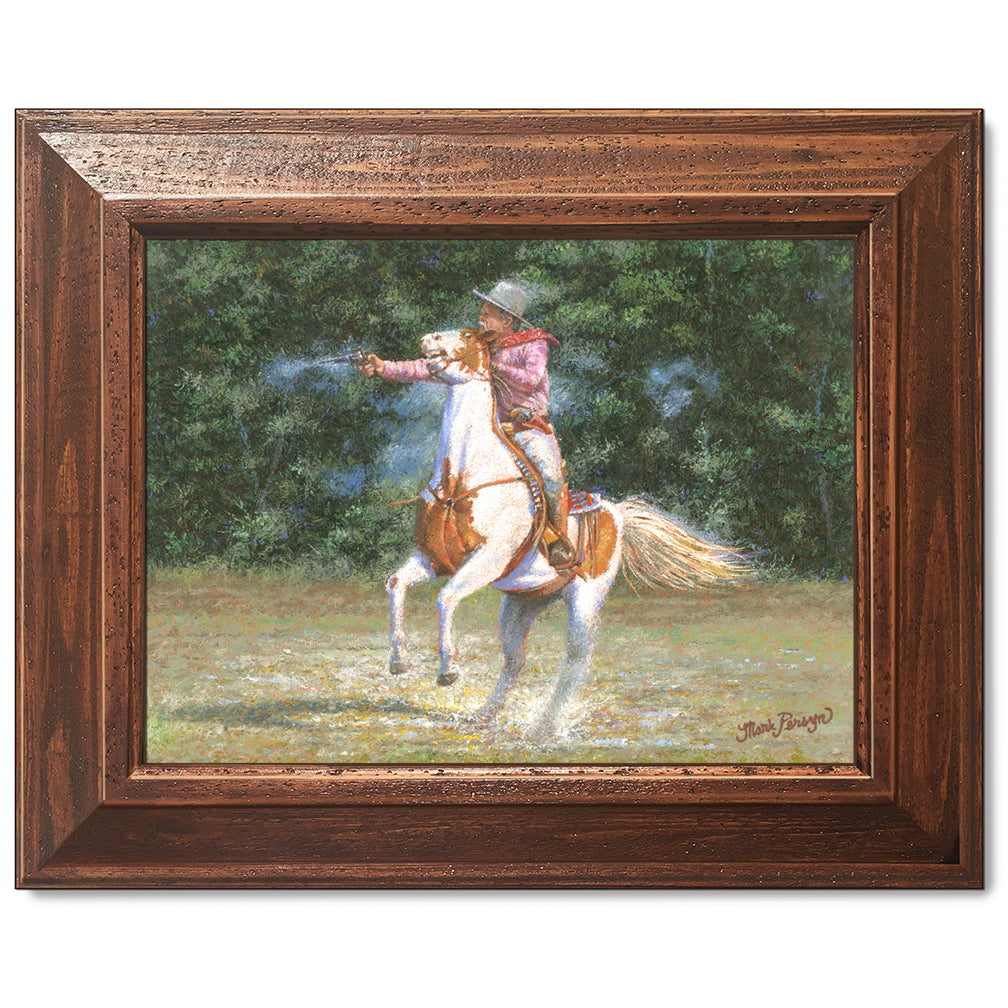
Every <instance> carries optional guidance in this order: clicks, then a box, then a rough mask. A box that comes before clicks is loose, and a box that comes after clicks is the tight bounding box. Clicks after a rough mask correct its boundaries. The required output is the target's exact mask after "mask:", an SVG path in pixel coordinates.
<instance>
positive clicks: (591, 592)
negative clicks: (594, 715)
mask: <svg viewBox="0 0 1008 1008" xmlns="http://www.w3.org/2000/svg"><path fill="white" fill-rule="evenodd" d="M605 587H608V586H607V585H606V586H605ZM599 588H600V585H599V584H598V582H591V581H589V582H585V581H579V580H575V581H573V582H571V584H569V585H568V586H567V587H566V588H565V589H564V600H565V601H566V603H567V655H566V660H565V661H564V667H563V670H562V671H561V673H560V676H559V678H558V679H557V683H556V686H555V687H554V688H553V693H552V695H551V696H550V698H549V700H548V701H547V702H546V706H545V707H544V708H543V710H542V712H541V713H540V714H539V716H538V717H537V718H536V721H535V724H534V725H533V726H532V729H531V731H530V732H529V733H528V737H529V738H530V739H532V740H545V739H548V738H550V737H551V736H552V735H553V734H554V732H555V731H556V727H557V722H558V720H559V718H560V714H561V712H562V711H563V709H564V707H565V706H566V704H567V702H568V701H569V700H570V699H571V697H572V696H573V694H574V691H575V690H576V689H577V687H578V686H579V685H580V684H581V682H582V681H583V680H584V678H585V676H586V675H587V674H588V667H589V665H590V664H591V658H592V650H593V648H594V646H595V628H596V624H597V620H598V612H599V609H600V608H601V605H602V602H603V601H604V600H605V593H604V591H599Z"/></svg>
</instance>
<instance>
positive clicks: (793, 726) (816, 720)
mask: <svg viewBox="0 0 1008 1008" xmlns="http://www.w3.org/2000/svg"><path fill="white" fill-rule="evenodd" d="M832 720H833V711H832V709H831V708H829V707H827V708H826V709H825V710H824V711H822V712H821V713H817V714H795V713H793V712H792V711H780V712H779V713H777V714H771V715H768V716H767V717H766V718H765V719H764V720H762V721H746V722H745V724H740V725H739V726H738V734H737V735H736V736H735V738H736V740H737V741H739V742H745V741H747V740H748V739H754V738H759V737H760V736H761V735H769V736H771V737H772V738H780V736H781V735H782V734H783V733H784V732H786V731H797V730H798V729H799V728H804V729H805V730H806V731H807V732H808V733H809V734H810V735H811V734H812V733H813V732H814V731H815V730H816V729H817V728H818V727H819V726H820V725H825V724H829V723H830V721H832Z"/></svg>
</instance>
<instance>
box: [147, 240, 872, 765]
mask: <svg viewBox="0 0 1008 1008" xmlns="http://www.w3.org/2000/svg"><path fill="white" fill-rule="evenodd" d="M853 258H854V248H853V241H851V240H841V239H800V240H735V239H733V240H725V239H720V240H717V239H695V240H676V241H669V240H662V239H654V240H636V239H635V240H612V239H609V240H601V239H600V240H584V239H564V238H558V239H551V240H543V239H539V238H537V239H513V240H490V239H480V240H387V239H346V240H317V241H286V240H269V241H255V240H241V241H238V240H189V239H186V240H181V239H157V240H153V239H152V240H150V241H148V243H147V266H146V280H147V291H146V383H147V387H146V424H147V433H146V506H147V536H146V549H147V620H146V623H147V687H146V702H147V711H146V747H147V752H146V758H147V761H148V762H151V763H220V762H233V763H334V764H362V763H363V764H368V763H383V764H388V763H393V764H396V763H398V764H418V763H435V764H437V763H443V764H470V763H471V764H487V763H520V764H535V763H549V764H555V763H578V764H689V763H704V764H717V763H730V764H767V763H774V764H775V763H788V762H798V763H818V764H837V763H849V762H851V761H852V759H853V744H854V743H853V734H854V732H853V724H854V717H855V711H854V695H855V691H854V663H853V623H854V616H853V584H854V579H855V577H856V571H855V568H854V564H855V551H854V540H853V512H854V461H853V458H854V444H853V441H854V438H853V430H854V374H853V370H854V350H853V331H854V309H853V287H854V283H853V279H854V273H853V271H854V262H853ZM515 291H517V292H519V293H518V294H515V293H514V292H515ZM495 292H496V293H495ZM513 297H517V298H519V300H513ZM509 298H510V300H509ZM488 304H489V305H490V306H491V309H492V308H494V307H495V306H496V308H497V309H499V310H500V312H501V314H500V315H499V316H498V319H497V320H498V321H499V320H500V318H501V317H503V316H504V315H507V314H508V313H507V312H504V310H503V309H504V308H510V309H512V311H511V312H510V316H511V317H510V318H508V319H507V320H506V321H507V322H508V323H509V324H510V325H511V335H509V336H508V337H507V339H510V343H507V344H505V342H501V340H500V338H499V336H500V334H499V333H498V332H496V330H494V329H493V328H490V329H488V328H487V326H486V316H485V314H484V313H485V311H486V309H487V305H488ZM502 304H503V307H502ZM492 314H493V312H492V311H491V315H492ZM431 334H440V335H436V336H433V335H431ZM425 337H426V338H427V341H426V342H423V340H424V338H425ZM462 338H464V339H468V340H470V343H467V344H465V346H467V347H468V346H475V347H482V348H483V349H482V350H480V353H481V354H482V357H479V356H478V355H477V356H474V357H473V358H472V359H471V360H470V361H468V363H466V361H465V360H463V361H462V363H461V364H460V360H461V359H462V358H461V355H460V354H459V353H456V352H455V351H445V350H444V349H443V347H446V346H452V347H454V346H459V345H462V344H459V343H457V342H451V341H457V340H459V339H462ZM495 339H496V340H497V342H496V343H495V342H494V340H495ZM439 340H440V341H441V342H438V341H439ZM446 341H447V342H446ZM505 345H507V346H509V347H512V348H514V350H515V355H517V356H521V354H525V355H526V357H528V354H529V352H530V351H529V348H534V349H535V351H536V352H537V353H538V354H540V357H541V362H542V364H543V365H544V367H545V374H546V375H547V376H548V384H546V383H543V384H542V385H541V386H539V387H538V391H537V392H536V391H535V390H532V389H531V387H530V388H527V389H525V390H524V392H522V388H524V387H522V388H518V387H517V386H516V385H515V384H514V383H513V382H512V383H511V384H510V385H509V384H508V383H507V382H506V381H505V377H506V376H504V370H505V369H504V365H503V363H502V361H503V360H504V358H503V357H502V354H504V353H506V351H505V350H502V349H501V348H502V347H504V346H505ZM439 347H440V348H442V349H438V348H439ZM466 352H468V351H466ZM474 352H475V351H474ZM453 355H454V356H453ZM526 357H523V358H522V360H525V359H526ZM387 364H391V365H392V366H391V367H386V365H387ZM463 364H464V365H465V366H463ZM470 365H471V366H470ZM463 372H464V373H465V377H466V378H467V380H468V379H469V378H476V379H479V380H484V379H485V381H484V391H485V394H486V396H489V397H490V398H489V399H488V400H487V401H488V402H491V403H492V409H491V412H490V413H488V414H487V417H488V419H487V424H488V427H491V426H493V425H494V424H496V423H498V422H499V423H500V424H503V425H505V426H506V425H507V424H509V423H510V425H511V427H512V428H513V427H514V425H515V423H517V425H518V427H520V428H527V427H528V425H529V424H532V425H533V426H534V425H535V424H536V423H539V424H540V426H543V425H545V428H548V432H545V431H538V432H534V433H537V434H544V435H545V433H548V434H549V437H550V438H552V439H553V440H552V441H551V442H550V443H551V444H555V445H557V446H558V450H559V453H560V456H561V457H562V468H559V470H558V471H559V472H560V473H561V476H562V477H565V478H566V483H567V485H568V487H569V491H570V493H569V494H568V493H567V492H566V491H564V490H561V491H560V497H561V498H562V504H561V506H562V507H563V508H572V507H573V509H574V510H577V509H579V508H581V509H583V515H582V517H581V518H580V519H567V520H566V523H565V527H566V528H567V529H568V530H569V531H570V536H569V539H570V542H569V544H568V545H569V546H570V547H571V549H572V551H573V553H574V554H576V556H575V557H574V561H575V565H574V566H575V568H577V566H578V564H577V562H578V561H580V562H581V567H580V569H573V570H572V569H567V570H566V571H564V570H563V569H562V568H563V561H562V560H561V561H558V562H557V564H558V566H555V567H552V571H551V563H550V556H549V546H550V544H549V543H546V542H545V541H543V542H542V544H541V546H539V545H536V544H533V545H531V546H530V547H529V550H528V554H529V556H532V557H534V562H535V563H537V564H538V565H539V567H540V568H542V569H544V570H546V571H547V572H548V573H551V574H552V573H554V572H556V573H557V578H558V580H557V582H556V584H561V583H563V585H564V586H565V587H562V588H561V587H556V588H555V590H548V589H549V588H550V585H552V584H553V582H550V583H549V584H547V586H546V588H547V590H545V591H544V593H543V594H540V595H538V596H536V597H537V598H538V599H539V600H540V601H538V602H535V603H531V602H529V601H528V599H527V598H524V599H523V597H522V593H521V592H505V593H502V592H500V591H498V590H496V589H495V588H494V587H493V585H492V584H491V585H490V586H487V587H480V588H479V590H474V591H472V592H471V593H465V594H463V595H462V596H461V597H459V598H458V599H453V600H452V601H451V605H452V607H453V611H452V627H451V639H450V642H449V643H450V646H448V647H446V644H445V639H444V626H443V623H444V620H445V605H446V603H445V594H444V593H445V586H446V584H449V583H450V582H451V577H450V574H451V572H450V571H448V570H446V569H445V568H444V566H443V564H442V565H441V566H439V563H438V562H437V561H436V559H433V560H430V562H429V566H430V567H431V569H430V570H428V571H424V572H420V569H419V568H418V567H417V566H416V562H414V567H413V571H414V573H422V574H423V576H417V577H416V583H415V584H414V585H412V586H411V587H410V589H409V592H408V594H406V595H405V597H404V604H405V618H404V629H405V636H406V640H407V643H408V653H407V651H405V650H404V649H402V648H401V647H400V645H399V644H398V643H397V642H396V639H395V638H396V632H397V628H396V626H395V620H390V595H391V596H392V601H393V602H395V601H396V590H397V588H398V587H401V586H400V585H399V584H398V582H397V578H399V577H400V576H401V572H403V571H404V570H410V567H409V564H410V558H411V556H413V555H414V554H415V553H416V552H417V550H418V543H417V537H418V532H421V522H420V521H418V514H422V512H423V508H424V506H425V505H428V506H431V507H433V506H434V505H433V504H432V503H431V502H432V500H433V499H434V498H438V495H439V494H442V495H443V494H444V493H445V491H444V484H443V483H439V479H440V478H441V474H440V473H439V472H438V467H439V465H441V464H442V463H443V461H444V451H445V443H446V439H447V441H448V442H449V443H451V444H452V445H456V446H457V442H458V438H459V436H460V435H459V430H458V429H455V428H453V429H451V430H447V429H446V427H445V417H446V416H447V412H446V411H447V409H448V404H449V397H451V396H455V395H456V392H458V394H459V395H460V396H461V394H462V393H461V391H459V390H461V389H462V388H463V383H462V382H461V381H460V380H458V381H457V380H456V379H457V378H458V377H459V375H460V374H462V373H463ZM475 388H476V385H475V383H474V384H473V389H475ZM516 388H518V391H517V393H516ZM467 391H469V390H468V389H467ZM526 393H527V394H526ZM537 395H538V398H536V396H537ZM516 396H517V398H516ZM509 397H510V398H509ZM504 399H507V402H506V403H505V404H502V401H503V400H504ZM452 401H454V400H452ZM516 402H517V403H518V408H519V411H520V409H522V408H524V407H525V406H528V404H529V402H531V403H532V404H533V406H534V407H535V409H532V410H531V411H530V412H529V413H528V414H527V415H525V414H522V415H512V414H513V410H509V409H507V410H506V409H504V406H505V405H506V406H507V407H509V408H510V407H512V406H514V404H515V403H516ZM481 415H482V414H481ZM536 417H539V418H540V419H539V420H537V419H536ZM510 434H511V435H512V436H513V438H514V439H518V433H516V432H515V430H510ZM491 440H492V439H491ZM527 440H529V442H531V441H536V443H537V444H538V443H539V442H538V441H537V440H536V438H535V437H532V438H530V439H527ZM529 453H530V455H531V454H532V451H531V449H530V452H529ZM547 468H548V465H547ZM456 475H457V474H456ZM456 482H457V481H456ZM473 482H474V481H473V480H470V482H469V484H468V485H467V486H465V487H457V488H456V489H455V490H454V491H453V494H454V496H453V499H452V501H451V502H450V505H451V509H452V510H453V512H456V511H465V510H466V509H467V508H468V509H469V510H473V508H472V507H471V505H472V501H473V493H474V491H473ZM484 482H494V481H493V480H490V481H487V480H484ZM548 482H549V481H548V480H546V481H543V480H539V482H538V484H536V481H535V477H534V475H533V478H532V481H531V482H528V481H527V480H518V479H517V478H515V479H514V481H513V485H511V486H508V487H507V488H505V487H503V486H500V487H496V488H492V489H493V490H494V491H495V492H499V493H500V494H501V495H502V496H501V500H503V499H504V496H503V495H504V494H505V489H506V491H507V493H508V494H511V495H512V496H511V497H510V498H508V499H509V500H510V499H513V498H514V495H521V494H527V499H525V498H523V499H522V500H523V503H522V504H521V507H522V508H524V509H525V511H526V512H527V514H528V515H529V516H530V520H531V521H532V523H533V525H534V524H535V522H536V520H537V519H536V518H535V515H536V514H537V513H539V514H546V516H547V518H548V514H547V513H548V512H549V507H550V500H543V501H540V504H541V505H542V506H541V507H540V508H539V510H538V512H537V510H536V508H535V506H534V503H533V502H534V498H535V487H536V485H538V486H539V487H540V490H543V488H545V487H546V486H547V484H548ZM432 487H433V488H434V489H433V491H432V490H431V488H432ZM439 487H440V488H441V489H440V490H439V489H438V488H439ZM475 492H476V493H479V492H483V493H484V494H485V496H486V492H485V491H481V490H479V488H477V490H476V491H475ZM432 494H433V498H432ZM544 496H546V497H550V496H551V495H550V494H549V493H544ZM552 497H557V494H556V493H555V492H554V493H553V494H552ZM494 499H495V500H496V498H494ZM441 504H444V502H443V501H441ZM554 506H556V505H555V502H554ZM501 507H502V508H503V505H501ZM435 509H436V508H435ZM606 509H609V510H606ZM519 510H520V508H519ZM610 513H612V514H613V515H614V518H613V521H614V522H615V523H617V524H619V525H620V527H621V528H622V538H621V539H620V542H619V547H618V548H616V549H615V552H614V554H613V555H612V557H611V563H610V564H609V566H608V567H607V568H606V569H608V570H609V571H610V573H611V574H612V575H613V576H612V578H611V584H609V583H608V582H606V584H605V587H604V590H600V591H598V592H596V593H595V594H594V595H593V594H591V585H592V584H593V582H594V581H596V580H598V578H597V577H596V575H598V576H599V577H601V573H600V572H601V570H602V568H603V567H604V566H605V565H604V564H602V563H601V562H600V561H599V562H597V563H596V567H597V568H598V569H597V570H596V569H593V568H590V564H589V567H587V568H586V567H585V566H584V564H585V563H587V561H585V560H584V557H585V556H586V555H587V551H588V550H589V548H591V549H596V548H597V549H599V550H601V549H602V546H601V545H599V544H600V543H603V540H605V534H604V526H605V519H604V516H605V515H607V514H610ZM494 514H496V512H494ZM507 515H510V512H508V513H507ZM593 515H594V517H592V516H593ZM571 521H573V524H570V522H571ZM544 522H545V524H544V525H543V529H545V528H547V527H548V525H549V523H548V521H546V519H544ZM649 522H650V523H651V524H652V525H653V526H654V527H656V528H661V529H665V530H670V529H671V530H672V531H670V532H667V533H666V546H665V552H664V554H663V556H664V559H663V561H662V562H663V563H665V564H666V567H668V565H672V566H673V567H674V566H676V565H677V564H679V566H680V567H681V568H682V570H683V571H685V573H684V574H683V577H681V578H679V579H678V580H677V579H676V578H675V577H671V578H669V577H664V578H663V577H660V576H658V573H660V572H658V571H657V568H656V566H655V564H657V561H654V562H653V563H652V564H651V565H650V566H649V564H648V562H647V557H645V561H644V562H642V561H641V553H642V552H645V553H646V551H647V549H646V545H644V543H645V540H642V539H640V538H637V539H635V538H634V535H635V534H636V535H638V536H639V535H641V534H642V533H640V529H641V528H642V527H643V526H644V525H647V524H648V523H649ZM593 523H594V524H593ZM493 524H494V528H492V529H486V528H484V529H483V531H482V533H481V535H482V539H483V540H486V539H487V538H488V537H489V538H492V537H493V535H494V534H496V533H497V532H500V531H501V530H502V529H505V530H510V528H511V524H512V520H511V518H510V517H507V516H506V515H505V512H504V511H503V510H502V511H501V512H500V517H499V519H498V520H496V521H495V522H494V523H493ZM600 528H602V532H599V529H600ZM592 529H594V530H595V531H594V532H592V531H591V530H592ZM571 530H572V531H571ZM582 530H584V534H583V535H582V534H581V532H582ZM635 530H636V531H635ZM593 535H594V539H592V536H593ZM421 538H422V535H421ZM464 538H465V537H464V536H463V537H462V539H460V540H459V543H458V544H457V550H456V552H459V554H460V557H461V559H460V560H459V562H460V563H463V562H465V560H466V559H467V558H468V557H471V556H472V555H474V553H475V552H476V551H477V550H478V548H479V546H480V543H477V542H475V541H473V542H469V541H464ZM561 538H562V536H561ZM518 545H519V546H521V547H525V546H529V543H528V541H527V540H526V539H525V538H524V537H523V535H522V536H519V538H518ZM422 546H423V544H422V543H421V547H422ZM427 546H428V553H430V552H431V550H430V544H429V543H428V544H427ZM610 546H612V543H610ZM691 550H696V551H699V552H695V553H692V554H691ZM519 552H520V551H519V550H517V549H516V551H515V562H516V563H517V562H518V561H519V560H520V559H521V557H520V556H519ZM420 553H421V555H422V556H423V555H425V554H423V549H421V550H420ZM523 555H524V554H523ZM593 555H594V554H593ZM691 557H692V558H693V559H691ZM698 557H699V559H697V558H698ZM457 559H458V558H457ZM680 561H681V563H680ZM445 562H447V561H445ZM529 562H532V561H529ZM607 563H608V561H607ZM719 564H720V565H722V573H724V576H720V574H719V573H718V570H719V567H718V565H719ZM544 565H545V566H544ZM421 566H422V563H421ZM658 566H660V564H659V565H658ZM520 569H521V568H516V570H520ZM499 573H500V572H499V571H498V572H497V574H499ZM694 575H696V576H694ZM411 576H412V575H411ZM495 576H497V575H495ZM497 584H498V587H499V586H500V581H498V582H497ZM526 594H530V593H526ZM572 598H574V602H573V603H572V602H571V599H572ZM585 599H588V601H587V602H585V601H584V600H585ZM579 600H580V601H579ZM399 601H400V602H403V599H399ZM565 603H568V604H565ZM579 605H580V606H581V607H582V608H585V607H586V606H587V607H588V608H589V609H591V610H592V611H591V612H588V613H585V612H581V613H580V614H579V616H578V619H579V620H580V622H577V620H574V621H573V622H572V623H571V625H570V626H569V625H568V622H569V617H570V613H571V611H573V610H575V609H577V607H578V606H579ZM596 610H597V611H596ZM533 617H534V618H533ZM439 621H440V622H441V623H442V626H441V627H440V631H441V633H440V638H441V639H440V640H439ZM519 624H522V625H521V626H519ZM524 624H528V625H527V627H526V626H525V625H524ZM516 628H517V629H516ZM526 629H527V631H528V632H527V637H526V636H525V634H524V631H525V630H526ZM586 634H587V635H588V636H589V637H590V638H591V639H590V640H586V639H585V636H586ZM589 651H590V654H589V653H588V652H589ZM407 654H408V657H407ZM572 667H573V674H572ZM502 669H503V670H504V672H505V678H507V677H511V676H513V684H510V688H509V689H508V690H507V691H506V695H504V694H502V693H501V691H500V690H498V683H499V680H500V677H501V675H502ZM558 683H563V684H564V690H563V694H564V695H563V696H562V697H561V701H562V702H554V701H555V699H556V697H557V690H558ZM495 697H496V700H495V699H494V698H495ZM551 702H552V703H553V707H552V708H551ZM544 712H548V713H549V715H550V716H549V717H548V718H547V717H546V716H545V713H544Z"/></svg>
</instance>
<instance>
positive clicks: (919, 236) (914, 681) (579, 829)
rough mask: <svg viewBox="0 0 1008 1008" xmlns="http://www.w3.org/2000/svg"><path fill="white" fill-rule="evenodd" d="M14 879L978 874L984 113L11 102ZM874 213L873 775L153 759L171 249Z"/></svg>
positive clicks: (864, 234)
mask: <svg viewBox="0 0 1008 1008" xmlns="http://www.w3.org/2000/svg"><path fill="white" fill-rule="evenodd" d="M16 127H17V159H18V161H17V284H18V287H17V355H18V356H17V551H16V554H17V571H16V577H17V627H16V629H17V674H18V684H17V718H18V725H17V727H18V741H17V805H18V818H17V831H18V832H17V868H16V879H17V884H18V885H19V886H32V887H56V886H81V887H86V886H102V887H116V886H182V887H193V886H199V887H209V886H232V887H234V886H276V887H282V886H289V887H294V886H379V885H381V886H410V887H433V886H481V887H483V886H682V887H686V886H691V887H697V886H749V887H756V886H759V887H780V886H807V887H867V886H887V887H973V888H975V887H979V886H981V885H982V867H983V866H982V814H981V799H982V786H981V780H982V776H981V774H982V756H981V734H982V719H981V687H982V679H981V658H982V654H981V650H982V644H981V641H982V624H981V589H982V545H981V531H982V530H981V518H982V514H981V507H982V482H981V449H982V442H981V315H982V303H981V294H980V288H981V273H980V270H981V198H980V195H981V142H982V117H981V114H980V113H979V112H970V111H967V112H796V113H780V112H656V111H647V112H551V113H543V112H520V113H519V112H331V113H330V112H239V113H230V112H122V111H115V112H97V111H83V112H47V111H34V112H21V113H18V114H17V117H16ZM547 234H548V235H556V234H568V235H577V236H630V235H633V236H639V237H651V236H667V237H684V236H698V235H701V236H720V237H742V236H768V237H769V236H775V237H789V236H805V235H826V236H848V237H852V238H853V239H854V240H855V243H856V249H857V261H858V267H857V276H858V288H857V289H858V294H857V296H856V316H857V318H856V347H855V353H856V376H857V377H856V403H857V407H856V469H857V500H856V508H857V518H858V520H857V522H856V525H857V533H856V535H857V542H856V551H857V556H858V565H859V568H858V569H859V576H858V579H857V583H856V591H855V598H856V613H855V639H856V647H855V655H856V662H855V664H856V668H857V676H856V686H855V693H856V703H857V712H858V716H857V717H856V719H855V720H856V722H857V731H856V739H855V762H854V764H853V765H849V766H833V767H827V766H799V767H795V766H772V767H728V766H712V767H697V766H690V767H676V766H663V767H638V766H634V767H619V768H606V767H566V766H565V767H505V766H494V767H476V766H465V767H394V766H393V767H385V766H368V767H351V766H281V767H277V766H190V767H178V766H163V765H147V764H145V763H144V762H143V731H144V709H143V697H144V662H145V651H144V639H145V627H144V619H145V594H144V591H145V586H144V540H143V520H144V511H143V503H144V490H143V387H144V386H143V376H144V361H143V325H144V274H143V262H144V257H143V250H144V241H145V239H147V238H149V237H152V236H153V237H168V236H175V235H190V236H203V237H222V236H224V237H231V236H234V237H239V236H245V237H248V236H258V237H262V236H277V237H307V236H316V237H332V236H357V237H367V236H376V235H397V236H403V237H408V236H434V235H441V236H455V237H500V236H512V237H517V236H520V235H547Z"/></svg>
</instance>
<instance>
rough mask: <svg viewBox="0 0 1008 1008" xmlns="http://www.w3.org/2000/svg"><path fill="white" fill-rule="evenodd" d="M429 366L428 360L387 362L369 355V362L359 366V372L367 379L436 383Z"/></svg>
mask: <svg viewBox="0 0 1008 1008" xmlns="http://www.w3.org/2000/svg"><path fill="white" fill-rule="evenodd" d="M428 364H429V361H428V360H427V359H426V358H421V359H420V360H412V361H386V360H382V359H381V358H380V357H377V356H376V355H375V354H368V359H367V361H366V362H365V363H363V364H359V365H358V366H357V370H358V371H359V372H360V373H361V374H362V375H364V377H365V378H384V379H385V381H399V382H429V381H434V378H433V377H432V376H431V373H430V370H429V369H428Z"/></svg>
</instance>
